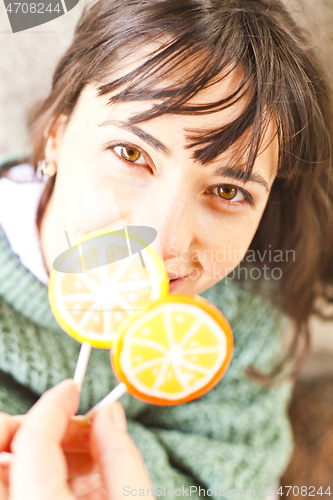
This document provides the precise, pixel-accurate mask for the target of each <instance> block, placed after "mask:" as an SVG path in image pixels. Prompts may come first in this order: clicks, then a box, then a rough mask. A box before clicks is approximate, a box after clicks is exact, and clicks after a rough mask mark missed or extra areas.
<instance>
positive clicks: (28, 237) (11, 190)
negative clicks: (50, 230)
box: [0, 163, 49, 285]
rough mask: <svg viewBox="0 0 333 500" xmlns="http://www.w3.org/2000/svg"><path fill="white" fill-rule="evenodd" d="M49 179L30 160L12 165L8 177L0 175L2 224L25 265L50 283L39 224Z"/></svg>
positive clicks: (12, 247)
mask: <svg viewBox="0 0 333 500" xmlns="http://www.w3.org/2000/svg"><path fill="white" fill-rule="evenodd" d="M45 182H46V180H44V179H43V178H42V176H41V175H38V174H37V175H36V174H35V172H34V169H33V167H32V166H31V165H29V164H26V163H25V164H22V165H18V166H16V167H13V168H11V169H10V170H9V171H8V173H7V174H6V177H3V178H1V179H0V226H1V228H2V230H3V231H4V233H5V235H6V237H7V239H8V241H9V244H10V247H11V249H12V251H13V253H14V254H16V255H17V256H18V257H19V259H20V261H21V263H22V264H23V266H24V267H26V268H27V269H28V270H29V271H30V272H31V273H32V274H33V275H34V276H35V277H36V278H37V279H38V280H39V281H41V282H42V283H43V284H44V285H48V283H49V276H48V274H47V271H46V269H45V265H44V262H43V256H42V251H41V247H40V241H39V235H38V230H37V225H36V212H37V207H38V203H39V200H40V197H41V195H42V193H43V190H44V187H45Z"/></svg>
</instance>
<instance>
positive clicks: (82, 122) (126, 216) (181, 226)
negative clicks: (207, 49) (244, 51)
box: [41, 72, 278, 294]
mask: <svg viewBox="0 0 333 500" xmlns="http://www.w3.org/2000/svg"><path fill="white" fill-rule="evenodd" d="M239 78H240V76H239V75H237V73H236V72H232V73H230V74H229V76H228V77H227V78H225V79H224V80H223V81H222V82H220V83H218V84H214V85H213V86H211V87H210V88H208V89H205V90H204V91H201V92H200V93H199V94H197V95H196V96H195V97H194V98H192V99H191V102H193V103H195V102H197V103H208V102H212V101H216V100H217V99H221V98H223V96H227V95H229V94H230V93H231V92H232V91H233V89H235V88H237V87H238V83H239ZM109 98H110V95H105V96H101V97H98V96H97V92H96V87H94V86H93V85H88V86H86V87H85V89H84V90H83V91H82V93H81V95H80V98H79V100H78V102H77V104H76V107H75V109H74V111H73V113H72V115H71V116H70V119H69V120H68V121H67V120H66V119H65V117H61V119H60V120H59V121H58V123H57V126H56V127H55V129H54V131H53V134H52V136H51V137H50V138H49V141H48V146H47V157H48V158H49V159H52V160H54V161H55V163H56V165H57V178H56V183H55V189H54V192H53V194H52V196H51V198H50V201H49V203H48V205H47V208H46V211H45V214H44V217H43V220H42V225H41V245H42V251H43V255H44V259H45V263H46V266H47V268H48V270H50V269H51V267H52V256H51V252H50V251H49V248H52V245H53V243H54V245H55V246H56V244H57V242H56V239H57V235H56V232H54V233H52V231H51V232H50V231H49V232H48V231H47V224H46V221H47V218H48V216H49V215H50V214H51V213H52V212H54V211H55V210H58V211H59V207H60V209H62V214H64V213H66V207H67V208H68V210H67V212H68V214H69V215H68V221H67V226H68V227H69V226H70V229H68V227H67V230H68V231H69V233H70V238H71V242H72V244H73V243H75V242H76V241H77V240H78V239H79V238H80V236H82V235H83V234H86V233H89V232H91V231H94V230H97V229H103V228H110V229H112V228H114V227H116V225H117V221H118V222H119V216H120V218H121V222H122V223H123V224H127V225H130V224H131V225H146V226H150V227H153V228H155V229H156V230H157V233H158V238H159V243H160V248H161V253H162V257H163V260H164V264H165V267H166V270H167V272H168V275H169V278H177V277H185V278H184V279H178V280H176V281H175V282H172V284H170V292H171V293H172V292H174V291H175V290H177V293H178V292H179V293H195V294H196V293H201V292H203V291H204V290H206V289H208V288H210V287H211V286H213V285H214V284H215V283H217V282H218V281H220V280H221V279H223V278H224V277H225V276H226V275H227V274H228V273H230V272H231V270H232V269H234V268H235V267H236V266H237V265H238V264H239V262H240V261H241V260H242V258H243V257H244V255H245V253H246V250H247V249H248V247H249V245H250V243H251V240H252V238H253V236H254V234H255V232H256V229H257V227H258V224H259V222H260V219H261V217H262V214H263V211H264V209H265V206H266V203H267V200H268V196H269V192H270V189H271V186H272V184H273V181H274V178H275V175H276V169H277V162H278V144H277V138H276V137H275V128H274V126H273V124H270V125H269V127H268V128H267V131H266V133H265V136H264V140H263V143H262V146H261V150H260V154H259V155H258V157H257V159H256V162H255V165H254V169H253V173H252V177H251V179H250V180H248V181H247V182H243V181H242V179H241V178H240V177H239V174H240V172H241V171H240V164H239V162H238V163H237V162H236V155H235V154H233V149H232V148H231V149H230V150H228V151H227V152H226V153H224V154H222V155H221V156H220V157H219V158H218V159H217V160H214V162H212V163H210V164H207V165H202V164H200V163H199V162H198V161H195V160H194V159H193V158H192V155H193V150H190V149H187V148H186V145H187V144H189V139H188V138H187V136H188V135H192V134H193V133H195V131H198V130H200V131H201V130H205V129H207V130H210V129H216V128H217V127H218V126H219V125H220V126H221V127H222V126H224V125H226V124H227V123H229V122H230V121H232V120H233V119H235V118H236V117H237V116H238V115H239V114H240V112H241V111H242V109H243V106H244V100H241V101H239V102H238V103H236V104H234V105H233V106H231V107H230V108H228V109H225V110H222V111H219V112H217V113H213V114H207V115H201V116H199V115H197V116H195V115H171V114H166V115H162V116H160V117H157V118H154V119H152V120H149V121H146V122H141V123H139V124H138V125H136V126H133V127H124V126H123V125H122V123H123V122H125V121H126V120H127V118H129V117H130V116H132V115H133V114H137V113H139V112H141V111H144V110H147V109H149V108H150V107H151V106H152V102H151V101H140V102H139V101H136V102H127V103H119V104H114V105H112V106H110V105H107V102H108V100H109ZM189 130H190V132H189ZM237 146H238V144H237V143H236V144H235V145H234V148H235V149H237ZM73 206H75V207H76V209H75V210H71V209H70V207H72V208H73ZM70 212H71V213H72V215H70ZM73 214H74V215H73ZM63 218H64V215H63ZM65 225H66V221H65ZM117 227H119V224H118V226H117ZM50 233H51V236H50ZM53 240H54V241H53ZM53 257H54V256H53Z"/></svg>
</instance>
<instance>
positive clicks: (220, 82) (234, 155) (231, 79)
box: [79, 44, 278, 171]
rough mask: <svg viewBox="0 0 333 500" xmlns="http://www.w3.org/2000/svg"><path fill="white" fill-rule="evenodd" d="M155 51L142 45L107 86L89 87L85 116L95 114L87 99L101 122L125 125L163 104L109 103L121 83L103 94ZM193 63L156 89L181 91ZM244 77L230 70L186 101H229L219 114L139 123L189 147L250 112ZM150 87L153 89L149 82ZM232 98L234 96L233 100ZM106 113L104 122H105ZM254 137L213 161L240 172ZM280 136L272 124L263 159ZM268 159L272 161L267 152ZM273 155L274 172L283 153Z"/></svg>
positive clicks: (162, 80) (263, 143)
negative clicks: (102, 92) (100, 92)
mask: <svg viewBox="0 0 333 500" xmlns="http://www.w3.org/2000/svg"><path fill="white" fill-rule="evenodd" d="M156 48H158V45H157V44H150V45H148V46H145V47H139V48H138V50H137V51H135V53H134V52H133V53H130V54H128V55H127V56H126V57H125V58H124V59H122V60H121V62H120V63H119V65H118V67H117V69H116V71H113V72H112V78H111V77H109V78H106V79H104V80H103V81H102V82H98V83H95V84H90V85H88V86H86V87H85V88H84V90H83V91H82V93H81V96H80V99H79V101H82V100H84V101H85V105H84V109H85V110H86V112H87V113H88V110H89V109H90V110H91V107H90V106H87V101H90V102H91V103H92V101H93V103H92V106H93V107H94V109H95V110H96V107H97V108H98V109H100V111H101V113H100V117H99V122H100V123H102V122H103V121H107V120H111V121H112V120H118V121H120V122H122V123H126V122H128V121H131V120H134V122H135V116H137V115H138V114H141V113H143V112H146V111H150V110H151V109H152V108H153V107H154V105H156V104H160V103H161V102H159V101H156V100H152V99H145V100H140V99H139V98H138V99H137V100H135V97H134V98H133V100H127V101H125V102H121V101H120V102H119V101H118V102H115V103H112V104H110V105H108V102H109V100H110V98H112V97H113V96H114V95H117V94H119V92H120V91H121V90H122V89H123V88H124V87H125V86H126V84H125V85H120V86H119V87H117V88H116V90H113V91H112V92H109V93H107V94H105V95H102V96H98V89H99V88H100V86H101V85H104V84H105V83H109V82H110V81H115V80H116V79H119V78H122V77H124V76H126V75H128V74H129V73H130V72H131V71H133V70H136V69H137V68H138V67H139V66H140V65H141V64H142V63H144V62H145V61H147V59H148V58H149V57H151V54H152V51H153V50H156ZM193 65H195V63H194V62H193V61H189V63H188V67H176V69H175V71H173V72H169V73H167V75H166V76H165V77H163V78H162V77H161V76H159V77H158V78H156V79H155V80H154V82H153V86H152V88H156V87H157V88H158V87H160V88H167V89H168V88H171V87H176V86H177V85H184V83H183V82H184V79H186V75H187V71H191V70H192V71H193ZM155 76H156V75H155ZM157 76H158V72H157ZM184 77H185V78H184ZM243 78H244V72H243V70H242V68H241V67H236V68H232V67H231V66H229V67H227V68H226V69H225V70H224V71H223V73H220V74H219V75H217V76H216V77H215V78H214V79H212V80H211V81H209V82H208V84H207V85H206V86H205V87H204V88H202V89H200V90H199V91H198V92H196V93H195V94H194V95H193V96H192V97H191V98H190V99H189V100H187V101H186V104H187V105H191V106H194V108H195V107H196V106H205V105H210V104H213V103H216V102H220V101H221V100H226V101H227V102H226V104H225V107H224V109H219V110H217V111H215V110H214V112H211V111H208V112H206V113H201V114H194V113H189V114H177V113H176V114H172V111H169V112H168V113H164V114H162V115H160V116H157V117H154V118H152V119H148V120H146V121H141V122H140V123H139V125H140V128H143V129H144V130H146V131H148V129H149V130H154V131H155V135H156V134H157V135H159V133H160V131H161V132H162V133H163V135H168V138H169V144H170V147H171V148H173V147H174V144H173V142H176V143H179V138H180V134H181V136H182V137H183V138H184V146H185V143H187V146H189V145H190V143H191V138H192V139H193V137H195V136H196V137H204V136H205V135H207V134H208V133H209V132H211V131H212V130H219V129H220V130H222V129H223V128H224V127H225V126H226V125H229V124H230V123H232V122H233V121H234V120H236V119H237V118H239V117H240V116H241V114H242V112H244V110H245V108H246V105H247V103H248V99H249V97H248V94H247V93H245V94H244V89H242V90H241V91H240V92H238V93H237V90H239V89H240V87H241V84H242V81H243ZM147 83H148V85H149V83H150V82H149V79H148V82H147ZM139 94H140V91H139ZM139 94H138V95H139ZM230 96H233V97H232V98H231V99H230ZM97 103H98V104H97ZM102 115H103V119H101V117H102ZM251 133H252V131H251V128H250V129H248V130H247V131H246V132H245V133H244V134H243V135H242V136H241V137H240V138H239V139H237V140H236V141H234V142H233V143H232V144H231V146H230V147H228V149H227V150H225V151H224V152H223V153H222V154H221V155H219V156H217V157H216V159H215V160H214V162H216V161H219V160H220V159H221V157H223V158H224V159H226V160H228V161H232V162H233V163H234V164H233V165H232V166H233V167H235V168H237V166H238V168H241V165H242V163H244V161H243V160H244V156H245V155H246V151H247V149H248V144H249V140H250V138H251ZM275 135H276V127H275V125H274V122H273V121H272V120H271V121H270V123H269V124H268V127H267V129H266V131H265V133H264V135H263V138H262V141H261V145H260V149H259V154H258V158H259V156H260V155H263V154H264V153H265V151H266V150H267V149H268V150H269V151H271V150H274V152H275V153H277V151H278V141H277V137H275ZM164 142H165V141H164ZM265 156H266V157H267V153H266V154H265ZM271 156H272V159H271V161H270V162H269V163H270V165H271V169H272V171H275V170H276V168H277V164H278V157H277V156H278V155H277V154H274V155H271ZM273 156H274V158H273ZM275 157H276V158H275Z"/></svg>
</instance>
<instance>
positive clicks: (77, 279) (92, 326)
mask: <svg viewBox="0 0 333 500" xmlns="http://www.w3.org/2000/svg"><path fill="white" fill-rule="evenodd" d="M152 231H155V230H153V229H152V228H149V227H145V226H130V227H127V228H124V229H120V230H116V231H113V232H110V231H107V230H104V231H97V232H94V233H89V234H88V235H87V236H86V237H85V238H83V239H82V240H81V241H80V243H78V244H77V245H75V246H73V247H70V248H69V249H68V250H67V251H66V252H64V253H63V254H62V255H60V256H59V257H58V258H57V259H56V260H55V262H54V265H53V266H54V267H53V269H52V272H51V276H50V284H49V300H50V305H51V309H52V311H53V314H54V316H55V318H56V320H57V321H58V323H59V324H60V326H61V327H62V328H63V330H64V331H65V332H66V333H68V334H69V335H70V336H72V337H73V338H74V339H75V340H77V341H78V342H81V343H82V348H81V352H80V356H79V360H78V364H77V368H76V372H75V375H74V380H76V382H77V383H78V384H79V385H82V382H83V377H84V374H85V371H86V367H87V363H88V360H89V355H90V351H91V347H98V348H103V349H110V348H111V347H112V344H113V342H114V340H115V338H116V336H117V333H118V331H119V330H120V329H121V325H122V323H123V322H124V321H126V320H127V319H128V318H129V316H131V315H132V314H134V313H137V312H140V311H141V310H142V308H143V306H144V305H145V304H146V303H147V302H150V301H151V300H156V299H158V298H160V297H164V296H166V295H167V293H168V277H167V274H166V271H165V268H164V265H163V262H162V260H161V259H160V257H159V255H158V254H157V252H155V250H154V249H153V248H151V246H149V244H150V243H151V240H152ZM143 238H144V239H143Z"/></svg>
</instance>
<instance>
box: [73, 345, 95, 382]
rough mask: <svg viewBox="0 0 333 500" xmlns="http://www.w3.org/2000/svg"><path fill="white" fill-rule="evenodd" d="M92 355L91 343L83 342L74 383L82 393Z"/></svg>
mask: <svg viewBox="0 0 333 500" xmlns="http://www.w3.org/2000/svg"><path fill="white" fill-rule="evenodd" d="M90 353H91V345H90V344H89V342H83V344H82V346H81V350H80V354H79V357H78V360H77V364H76V369H75V373H74V382H76V384H77V386H78V388H79V391H81V389H82V384H83V380H84V376H85V374H86V370H87V366H88V362H89V357H90Z"/></svg>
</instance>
